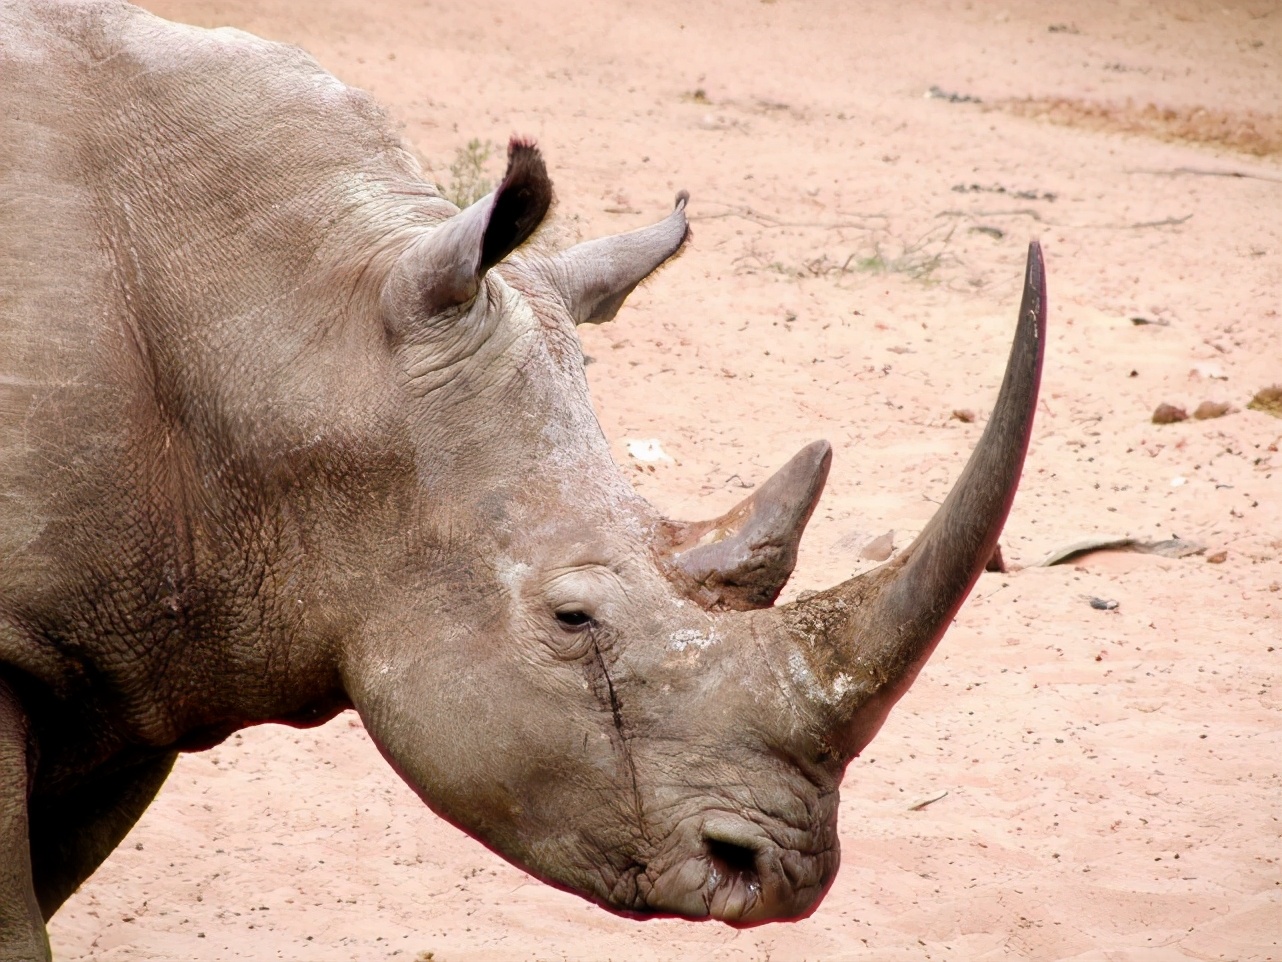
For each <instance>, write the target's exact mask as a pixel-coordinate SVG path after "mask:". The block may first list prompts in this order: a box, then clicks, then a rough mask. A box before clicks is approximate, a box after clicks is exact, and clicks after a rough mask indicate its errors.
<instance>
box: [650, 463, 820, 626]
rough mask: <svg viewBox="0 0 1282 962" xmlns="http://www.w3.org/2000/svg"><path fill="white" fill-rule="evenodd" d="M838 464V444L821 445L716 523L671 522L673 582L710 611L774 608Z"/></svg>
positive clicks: (669, 559)
mask: <svg viewBox="0 0 1282 962" xmlns="http://www.w3.org/2000/svg"><path fill="white" fill-rule="evenodd" d="M831 463H832V447H831V445H829V444H828V442H827V441H815V442H814V443H813V444H808V445H806V447H804V448H802V449H801V450H800V451H798V452H797V454H795V455H794V456H793V458H792V460H791V461H789V462H788V463H787V464H785V465H784V466H783V467H782V468H780V469H779V470H778V471H776V472H775V473H774V474H773V475H772V476H771V477H770V480H768V481H767V482H766V483H765V484H763V485H762V486H761V487H760V488H758V489H757V490H756V491H755V492H753V494H752V495H751V496H750V497H748V498H746V499H745V500H743V501H741V502H740V503H739V504H738V505H736V506H735V507H734V508H732V509H731V510H730V511H728V512H727V513H726V514H724V515H722V516H721V517H720V518H718V519H717V520H716V521H703V522H698V523H692V524H688V523H678V522H671V521H669V522H665V525H664V528H665V531H664V533H665V535H666V536H667V539H668V547H667V550H666V551H664V552H663V554H664V555H665V561H666V564H667V567H668V571H669V573H670V577H671V578H672V580H674V581H675V582H677V583H678V584H679V585H680V586H681V587H683V588H684V589H685V591H686V593H687V594H688V595H689V596H690V597H691V598H693V599H694V600H695V601H697V602H698V603H699V604H701V605H702V606H703V607H705V608H713V609H724V608H731V609H734V610H736V611H749V610H751V609H753V608H767V607H769V606H770V605H772V604H774V600H775V599H776V598H777V597H779V592H780V591H782V590H783V586H784V585H785V584H787V582H788V578H789V577H790V576H791V575H792V569H793V567H794V566H795V565H796V563H797V546H798V544H799V543H800V542H801V534H802V531H803V530H805V527H806V522H807V521H809V520H810V515H811V514H812V513H813V512H814V510H815V505H816V504H818V503H819V495H820V493H821V492H822V491H823V486H824V482H825V481H826V480H827V479H828V467H829V465H830V464H831Z"/></svg>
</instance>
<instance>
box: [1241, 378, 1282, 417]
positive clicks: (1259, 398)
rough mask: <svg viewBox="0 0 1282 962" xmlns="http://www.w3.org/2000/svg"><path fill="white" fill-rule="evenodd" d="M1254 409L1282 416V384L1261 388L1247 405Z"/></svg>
mask: <svg viewBox="0 0 1282 962" xmlns="http://www.w3.org/2000/svg"><path fill="white" fill-rule="evenodd" d="M1247 407H1249V408H1250V409H1251V410H1252V411H1263V412H1264V413H1265V414H1272V415H1273V416H1274V417H1275V418H1282V384H1274V385H1273V386H1272V387H1266V388H1261V389H1260V390H1259V391H1257V392H1256V393H1255V397H1253V398H1251V403H1250V404H1248V405H1247Z"/></svg>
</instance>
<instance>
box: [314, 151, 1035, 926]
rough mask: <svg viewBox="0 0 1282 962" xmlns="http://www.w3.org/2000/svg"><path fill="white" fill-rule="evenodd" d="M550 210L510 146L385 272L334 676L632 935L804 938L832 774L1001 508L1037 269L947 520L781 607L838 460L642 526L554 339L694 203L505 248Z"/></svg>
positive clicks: (1022, 443)
mask: <svg viewBox="0 0 1282 962" xmlns="http://www.w3.org/2000/svg"><path fill="white" fill-rule="evenodd" d="M551 199H552V189H551V184H550V182H549V180H548V177H547V174H546V172H545V169H544V165H543V161H542V159H541V158H540V156H539V154H538V152H537V150H536V149H534V148H533V147H532V146H530V145H527V144H524V143H521V142H518V141H514V142H513V143H512V145H511V147H510V149H509V166H508V169H507V173H506V176H505V178H504V179H503V181H502V183H501V184H500V186H499V187H498V188H497V189H496V190H495V192H494V193H492V194H491V195H490V196H488V197H486V198H485V199H483V200H481V201H479V202H477V203H476V204H475V205H473V206H471V207H469V208H467V209H465V210H463V211H461V212H458V213H457V214H454V215H452V216H450V217H448V218H447V219H445V220H444V221H442V222H441V223H440V224H439V225H438V226H435V227H432V228H429V229H423V230H421V231H419V232H417V233H416V234H415V235H414V236H412V237H408V238H406V239H405V241H404V243H403V245H400V247H399V248H398V250H396V251H394V252H393V254H394V257H393V258H392V259H391V260H390V261H389V266H388V267H387V269H386V276H385V278H384V279H383V280H382V281H381V287H380V293H379V299H378V304H377V313H378V315H379V316H380V317H381V318H382V321H383V325H384V328H385V340H386V347H387V351H388V352H389V355H390V357H391V358H392V363H391V370H393V371H394V372H395V373H394V378H395V380H396V381H397V391H396V394H395V396H396V400H395V401H394V402H389V403H392V404H394V407H395V410H394V411H392V412H391V415H390V422H394V423H396V424H397V425H399V426H400V427H399V428H398V431H397V432H395V436H396V441H395V444H396V445H399V447H400V451H399V454H397V455H396V456H391V455H389V456H388V457H385V458H383V459H382V460H381V461H380V462H379V463H381V464H383V465H384V467H382V468H380V469H378V470H381V471H383V472H384V475H382V476H372V477H373V480H371V481H370V482H369V483H370V486H371V488H373V489H377V488H378V485H379V483H380V481H379V479H380V477H381V479H382V481H385V482H386V485H385V490H386V491H391V490H392V489H393V488H395V490H396V491H397V494H396V495H395V496H391V495H386V496H380V497H381V507H380V508H378V511H379V512H382V513H383V516H384V517H385V518H386V517H391V518H393V519H394V523H388V524H386V526H385V527H384V528H383V529H381V530H383V532H384V533H383V534H382V535H381V536H380V538H379V539H378V540H377V541H376V542H375V543H372V544H367V545H365V546H364V547H362V549H361V551H362V552H368V554H369V557H368V558H364V559H362V562H363V563H365V564H369V565H371V566H372V567H373V568H375V569H376V570H378V572H379V577H378V578H377V579H376V581H369V582H366V583H365V584H364V587H363V588H362V591H363V592H364V597H363V598H362V599H361V600H362V602H363V610H364V611H365V612H367V614H366V615H365V616H363V619H362V621H361V623H360V625H359V627H358V630H355V631H353V633H352V635H351V637H349V638H347V639H345V640H344V642H343V644H342V646H341V650H340V654H339V659H340V661H341V667H340V674H341V678H342V684H343V686H344V688H345V690H346V692H347V694H348V696H349V697H350V698H351V700H352V702H353V704H354V705H355V706H356V708H357V709H358V711H359V712H360V714H361V717H362V718H363V720H364V722H365V725H366V727H367V728H368V730H369V732H370V734H371V736H372V737H373V739H374V740H375V742H376V743H377V745H378V747H379V748H380V750H381V751H382V752H383V754H384V755H385V756H386V757H387V759H388V760H389V761H390V762H391V764H392V765H393V766H394V767H395V769H396V770H397V771H398V772H399V773H400V774H401V775H402V776H403V777H404V778H405V779H406V781H407V782H408V783H409V784H410V785H411V786H413V788H414V789H415V790H416V791H417V792H418V793H419V794H420V795H421V796H422V798H423V799H424V800H425V801H426V802H427V804H428V805H430V806H431V807H432V808H433V809H434V810H435V811H436V812H437V813H439V814H440V815H442V816H443V817H445V818H446V819H448V820H449V821H451V822H453V823H454V824H456V825H458V826H459V827H461V828H462V829H464V830H465V831H467V832H468V833H470V834H471V835H473V836H475V837H477V838H479V839H480V840H481V841H483V842H484V843H485V844H486V845H488V846H489V847H491V848H492V849H494V850H495V851H497V852H498V853H499V854H501V855H502V856H504V857H505V858H507V859H509V860H510V861H512V862H514V863H516V864H517V865H519V866H521V867H522V868H524V869H526V870H528V871H530V872H532V873H533V874H535V875H537V876H539V877H540V878H542V879H544V880H546V881H548V882H550V883H552V884H554V885H557V886H560V887H563V888H566V889H569V890H571V891H574V892H576V893H579V894H581V895H584V896H585V897H587V898H589V899H591V900H593V901H595V902H597V903H599V904H601V905H603V906H605V907H607V908H609V909H612V910H614V911H619V912H624V913H634V914H643V915H652V914H674V915H679V916H685V917H692V918H697V917H713V918H717V919H721V920H723V921H726V922H730V923H734V924H751V923H756V922H761V921H765V920H769V919H781V918H795V917H799V916H804V915H806V914H808V913H809V912H811V911H812V910H813V909H814V907H815V906H816V905H817V904H818V901H819V900H820V898H821V897H822V895H823V893H824V892H825V891H826V889H827V887H828V886H829V884H830V883H831V881H832V879H833V876H834V873H835V872H836V869H837V865H838V859H839V856H838V839H837V829H836V812H837V800H838V786H839V784H840V782H841V779H842V774H843V771H844V769H845V767H846V765H847V763H848V762H849V761H850V760H851V759H852V758H854V757H855V756H857V755H858V754H859V752H860V750H861V749H862V748H863V747H864V746H865V745H866V744H868V742H869V741H870V740H871V739H872V738H873V736H874V735H875V734H876V733H877V731H878V729H879V728H880V727H881V725H882V722H883V721H884V720H885V718H886V715H887V713H888V712H889V711H890V709H891V707H892V706H893V705H894V703H895V702H896V701H897V700H898V699H899V698H900V697H901V696H902V695H903V694H904V692H905V691H906V690H907V689H908V687H909V686H910V685H911V684H912V682H913V680H914V678H915V677H916V675H917V673H918V671H920V669H921V667H922V665H923V664H924V663H925V661H926V659H927V658H928V657H929V656H930V654H931V652H932V650H933V649H934V647H935V645H936V644H937V643H938V641H939V639H940V637H941V635H942V634H943V632H944V630H945V628H946V627H947V625H948V624H949V622H950V620H951V619H952V617H953V615H954V613H955V612H956V611H957V609H958V607H959V606H960V605H961V603H962V601H963V599H964V598H965V597H966V595H967V593H968V592H969V590H970V588H971V586H972V585H973V584H974V582H975V580H976V578H977V577H978V575H979V572H980V571H981V570H983V567H984V564H985V562H986V561H987V560H988V559H989V557H990V556H991V554H992V551H993V548H994V545H995V543H996V540H997V537H998V534H999V531H1000V529H1001V526H1002V523H1003V521H1004V520H1005V517H1006V514H1007V511H1008V509H1009V507H1010V504H1011V500H1012V497H1013V495H1014V492H1015V488H1016V484H1017V481H1018V478H1019V474H1020V470H1021V467H1022V464H1023V459H1024V453H1025V450H1026V448H1027V445H1028V439H1029V433H1030V429H1031V425H1032V419H1033V411H1034V406H1035V402H1036V397H1037V388H1038V382H1039V377H1040V369H1041V357H1042V347H1043V342H1044V324H1045V291H1044V283H1043V277H1042V265H1041V259H1040V252H1039V250H1038V248H1037V246H1036V245H1033V247H1032V248H1031V250H1030V259H1029V266H1028V272H1027V278H1026V286H1025V291H1024V301H1023V305H1022V307H1021V310H1020V317H1019V328H1018V333H1017V335H1016V339H1015V343H1014V347H1013V349H1012V353H1011V357H1010V362H1009V365H1008V368H1007V373H1006V376H1005V381H1004V383H1003V385H1002V388H1001V394H1000V397H999V399H998V401H997V406H996V409H995V411H994V413H993V416H992V418H991V420H990V421H989V423H988V425H987V428H986V430H985V431H984V434H983V437H982V439H981V440H980V442H979V444H978V447H977V448H976V450H975V452H974V454H973V455H972V457H971V459H970V462H969V464H968V465H967V466H966V468H965V470H964V472H963V473H962V475H961V478H960V480H959V481H958V483H957V485H956V487H955V488H954V490H953V491H952V493H951V494H950V495H949V497H948V498H947V500H946V501H945V502H944V504H943V506H942V507H941V508H940V510H939V512H938V513H937V514H936V515H935V517H934V518H933V519H932V521H931V522H930V523H929V524H928V525H927V527H926V528H925V530H924V531H923V532H922V533H921V535H920V537H918V538H917V540H916V541H915V542H914V543H913V544H912V545H911V546H910V547H909V548H907V549H906V550H905V551H903V552H902V553H901V554H900V555H899V556H898V557H896V558H895V559H894V560H892V561H891V562H889V563H888V564H886V565H883V566H882V567H880V568H878V569H876V570H874V571H872V572H869V573H867V574H865V575H862V576H860V577H857V578H854V579H852V580H850V581H847V582H845V583H843V584H840V585H838V586H836V587H834V588H831V589H829V590H827V591H824V592H821V593H819V594H817V595H814V596H812V597H809V598H808V599H807V600H804V601H797V602H794V603H792V604H787V605H781V606H773V602H774V601H775V598H776V597H777V596H778V594H779V592H780V590H781V588H782V587H783V585H784V582H785V581H786V579H787V578H788V576H789V574H790V573H791V570H792V566H793V563H794V561H795V557H796V548H797V543H798V541H799V539H800V536H801V529H802V527H803V525H804V524H805V523H806V521H807V520H808V518H809V516H810V514H811V512H812V510H813V509H814V506H815V503H816V499H817V498H818V496H819V493H820V490H821V488H822V486H823V483H824V480H825V477H826V475H827V472H828V466H829V461H830V449H829V446H828V445H827V443H825V442H817V443H814V444H811V445H810V446H809V447H807V448H805V449H803V450H802V451H801V453H799V454H798V455H797V456H796V457H795V458H794V459H793V460H792V461H791V462H790V463H789V464H788V465H787V466H785V467H784V468H783V469H782V470H781V471H780V472H779V473H778V474H777V475H776V476H775V477H774V478H772V479H771V480H770V481H768V482H767V483H766V484H764V485H763V486H762V487H761V488H760V489H759V490H758V491H757V492H756V493H754V494H753V496H752V497H750V498H749V499H748V500H747V501H745V502H744V503H743V504H741V505H739V506H738V507H736V508H735V509H734V510H732V511H730V512H729V513H728V514H726V515H725V516H724V517H722V518H719V519H717V520H715V521H711V522H703V523H679V522H674V521H670V520H667V519H665V518H663V517H661V516H660V515H659V513H658V512H657V511H656V510H655V509H654V508H653V507H652V506H651V505H649V504H648V503H647V502H646V501H645V500H643V499H642V498H641V497H639V496H638V495H637V494H636V493H635V492H634V491H633V490H632V488H631V486H630V485H629V484H628V483H627V481H626V480H625V478H624V477H623V475H622V474H621V472H620V471H619V469H618V468H617V467H616V465H615V464H614V462H613V460H612V459H611V456H610V452H609V448H608V445H607V442H606V440H605V438H604V437H603V435H602V432H601V430H600V427H599V425H598V423H597V420H596V418H595V416H594V413H593V410H592V406H591V403H590V400H589V396H588V389H587V383H586V379H585V377H584V370H583V357H582V353H581V350H580V346H579V342H578V338H577V336H576V333H575V327H576V325H578V324H585V323H598V322H602V321H607V320H609V319H610V318H612V317H613V316H614V314H615V312H616V311H617V310H618V309H619V307H620V305H621V304H622V302H623V300H624V298H625V297H626V296H627V295H628V293H629V292H630V291H631V290H632V289H633V288H634V287H636V285H637V284H638V283H639V282H640V281H641V280H642V279H644V278H645V277H646V276H647V275H649V274H650V273H651V272H652V271H654V270H655V269H656V268H657V267H658V266H659V265H661V264H662V263H663V262H664V261H666V260H667V259H668V258H670V257H671V256H673V255H674V254H675V253H677V251H678V250H679V249H680V248H681V246H682V244H683V243H684V241H685V239H686V237H687V235H688V227H687V222H686V217H685V213H684V209H685V205H686V199H687V197H686V195H685V194H684V193H682V194H681V195H679V196H678V198H677V203H676V209H675V210H674V211H673V212H672V213H671V214H670V215H669V216H668V217H667V218H666V219H664V220H663V221H661V222H659V223H657V224H655V225H653V226H651V227H647V228H644V229H641V230H637V231H633V232H631V233H628V234H623V235H621V236H616V237H610V238H605V239H601V240H596V241H591V242H588V243H583V244H579V245H578V246H574V247H571V248H569V249H568V250H565V251H563V252H561V253H559V254H555V255H546V254H540V253H532V252H526V251H523V250H518V248H520V246H521V244H522V243H523V242H524V241H525V240H526V239H527V238H528V237H529V236H530V234H531V233H532V232H533V231H534V230H535V229H536V227H537V226H538V225H539V223H540V221H541V220H542V218H543V217H544V215H545V213H546V211H547V209H548V207H549V205H550V203H551ZM386 413H387V412H385V414H386ZM390 443H391V442H389V444H390ZM371 470H373V469H371ZM375 527H377V526H376V525H375Z"/></svg>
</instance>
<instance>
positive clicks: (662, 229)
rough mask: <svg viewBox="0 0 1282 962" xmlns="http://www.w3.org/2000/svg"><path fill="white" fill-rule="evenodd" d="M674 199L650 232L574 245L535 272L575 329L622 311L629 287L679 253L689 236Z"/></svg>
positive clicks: (681, 203) (684, 198)
mask: <svg viewBox="0 0 1282 962" xmlns="http://www.w3.org/2000/svg"><path fill="white" fill-rule="evenodd" d="M689 200H690V195H689V194H688V193H686V192H685V191H684V190H683V191H681V192H680V193H679V194H677V202H676V206H675V209H674V210H673V211H672V213H671V214H669V215H668V216H667V217H666V218H664V219H663V220H661V221H659V223H657V224H651V225H650V226H649V227H642V228H641V229H640V230H634V231H630V232H628V233H626V234H616V235H614V236H613V237H602V238H600V239H598V240H593V241H586V242H584V243H582V244H576V245H575V246H574V247H571V248H570V249H569V250H565V251H562V252H561V253H560V254H558V255H556V256H555V257H552V258H549V259H547V260H544V261H542V262H541V263H540V264H539V265H538V270H539V272H540V273H542V274H543V276H544V279H545V280H546V281H547V282H548V283H549V284H551V285H552V287H553V288H554V289H555V290H556V291H557V292H558V293H560V295H561V296H562V297H563V298H564V299H565V303H566V306H568V307H569V309H570V316H571V317H572V318H574V323H575V324H600V323H602V322H604V321H608V320H610V319H611V318H612V317H614V315H615V314H617V313H618V311H619V308H620V307H622V306H623V301H624V300H625V299H626V298H627V296H628V295H629V294H631V293H632V290H633V288H635V287H636V286H637V285H638V284H640V283H641V282H642V281H643V280H645V278H646V277H647V276H648V275H649V274H650V273H652V272H653V271H654V270H655V269H656V268H658V267H659V265H660V264H662V263H663V262H664V261H666V260H667V259H668V258H669V257H671V256H672V255H673V254H675V253H676V252H677V251H679V250H680V249H681V245H682V244H684V243H685V240H686V238H687V237H689V236H690V225H689V223H688V222H687V221H686V203H687V202H688V201H689Z"/></svg>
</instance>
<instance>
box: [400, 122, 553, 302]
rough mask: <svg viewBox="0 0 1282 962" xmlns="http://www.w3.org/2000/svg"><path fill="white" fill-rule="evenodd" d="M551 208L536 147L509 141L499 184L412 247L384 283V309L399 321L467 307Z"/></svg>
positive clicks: (548, 187) (549, 189)
mask: <svg viewBox="0 0 1282 962" xmlns="http://www.w3.org/2000/svg"><path fill="white" fill-rule="evenodd" d="M551 205H552V181H551V180H550V179H549V178H548V173H547V168H546V167H545V166H544V164H543V157H542V155H541V154H540V153H539V150H538V148H537V147H535V146H534V144H532V143H530V142H528V141H525V140H520V139H517V138H513V139H512V141H511V142H510V143H509V144H508V148H507V173H506V174H504V175H503V181H502V183H500V184H499V186H498V188H497V189H496V190H495V191H494V192H493V193H491V194H487V195H486V196H485V197H482V198H481V199H480V200H478V201H477V202H476V203H475V204H472V205H471V206H470V207H468V208H466V209H464V210H462V211H460V212H459V213H457V214H455V215H454V216H453V217H451V218H449V219H448V220H446V221H444V222H442V223H441V225H440V226H439V227H436V228H435V229H433V230H432V231H431V232H429V233H427V234H424V235H423V236H422V237H420V238H418V239H417V240H416V241H415V242H414V243H413V244H411V245H410V247H409V249H408V250H407V251H405V253H404V254H402V255H401V256H400V259H399V260H398V261H397V263H396V266H395V267H394V268H393V269H392V274H391V276H390V277H389V278H388V280H387V286H386V288H385V291H384V303H387V304H388V305H389V307H390V308H391V313H392V314H393V315H395V316H398V317H401V318H404V317H422V316H431V315H432V314H435V313H438V312H439V311H443V310H446V309H447V308H450V307H456V306H458V305H460V304H465V303H467V302H468V301H470V300H471V299H472V298H473V297H475V296H476V293H477V291H478V290H480V286H481V278H482V277H484V276H485V272H486V271H488V270H489V269H490V268H491V267H493V266H494V265H495V264H497V263H498V262H499V261H501V260H503V258H505V257H507V256H508V255H509V254H511V253H512V251H514V250H516V248H518V247H519V246H521V244H523V243H525V241H526V240H527V239H528V238H529V236H530V235H531V234H533V233H534V231H535V230H536V229H537V228H538V226H539V224H540V223H541V222H542V220H543V217H544V215H545V214H547V212H548V208H549V207H550V206H551Z"/></svg>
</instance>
